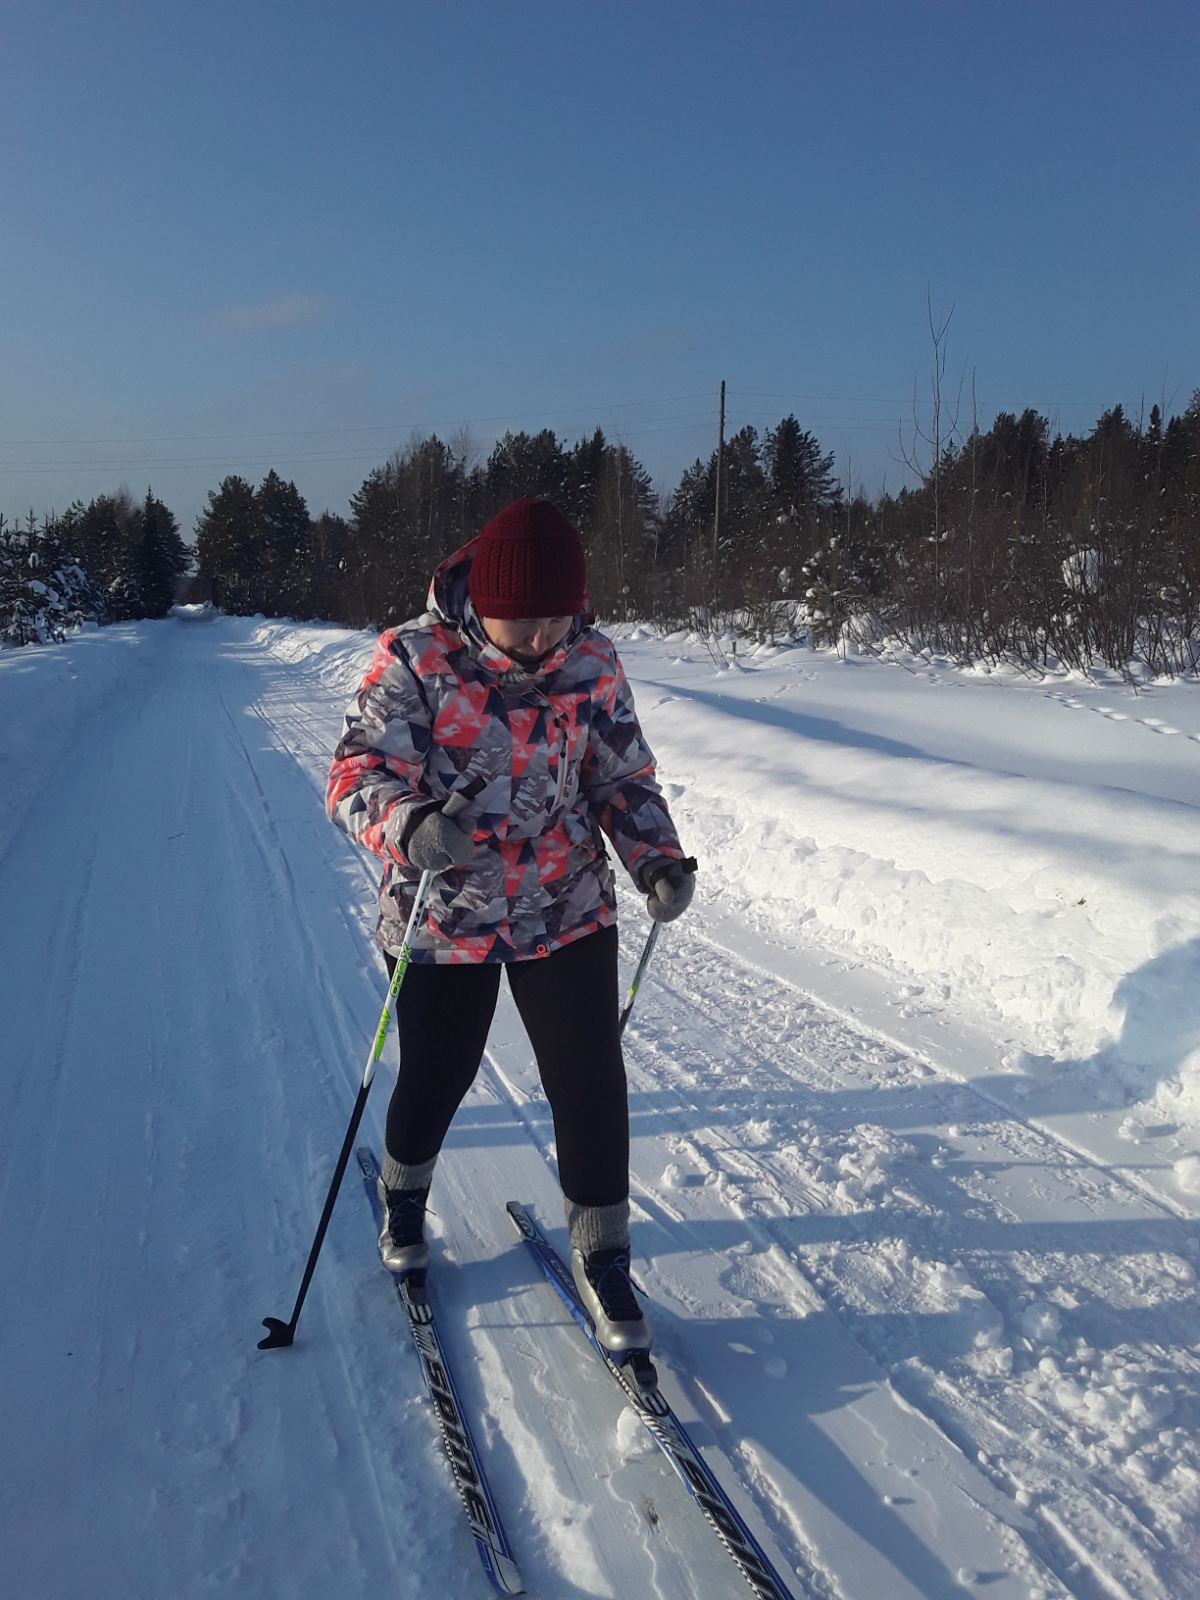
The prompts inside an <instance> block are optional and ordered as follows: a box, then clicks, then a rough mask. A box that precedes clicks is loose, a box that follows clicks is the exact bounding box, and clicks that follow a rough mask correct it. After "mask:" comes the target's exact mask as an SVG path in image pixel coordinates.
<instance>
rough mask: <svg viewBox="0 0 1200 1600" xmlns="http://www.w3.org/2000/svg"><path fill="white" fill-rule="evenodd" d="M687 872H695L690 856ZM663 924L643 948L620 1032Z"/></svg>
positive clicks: (653, 929)
mask: <svg viewBox="0 0 1200 1600" xmlns="http://www.w3.org/2000/svg"><path fill="white" fill-rule="evenodd" d="M681 865H682V867H683V870H684V871H685V872H695V870H696V859H695V857H694V856H689V857H688V858H687V860H686V861H684V862H682V863H681ZM662 926H663V925H662V923H661V922H656V923H655V924H654V925H653V927H652V928H651V929H650V935H649V937H648V938H647V940H646V943H645V945H644V946H643V947H642V958H641V960H640V961H639V962H638V964H637V971H636V972H635V973H634V975H633V982H632V983H631V984H630V985H629V998H628V999H627V1000H626V1002H625V1009H624V1010H623V1011H622V1012H621V1025H620V1032H621V1033H624V1032H625V1024H626V1023H627V1022H628V1021H629V1013H630V1012H631V1011H632V1010H633V1002H634V1001H635V1000H636V999H637V992H638V987H639V985H640V984H641V981H642V978H643V977H644V976H645V972H646V968H647V967H648V966H649V965H650V957H651V956H652V955H653V954H654V946H655V945H656V944H657V943H658V936H659V934H660V933H661V932H662Z"/></svg>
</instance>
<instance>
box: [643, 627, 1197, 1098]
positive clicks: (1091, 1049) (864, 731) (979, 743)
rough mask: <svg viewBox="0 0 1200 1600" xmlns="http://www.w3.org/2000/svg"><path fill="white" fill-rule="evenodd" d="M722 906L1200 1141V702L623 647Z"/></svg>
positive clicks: (665, 771)
mask: <svg viewBox="0 0 1200 1600" xmlns="http://www.w3.org/2000/svg"><path fill="white" fill-rule="evenodd" d="M622 650H623V655H624V659H625V661H626V666H627V668H628V670H629V672H630V675H631V677H632V678H633V680H634V682H635V685H636V687H637V692H638V700H639V706H640V709H641V713H642V718H643V721H644V723H645V724H646V727H647V729H648V732H649V736H650V739H651V742H652V743H653V745H654V747H655V750H656V753H657V756H658V759H659V766H660V772H661V774H662V776H663V778H664V780H665V781H666V782H667V785H668V792H669V793H670V795H671V798H672V805H673V809H674V811H675V814H676V816H677V817H678V819H679V822H680V826H681V829H682V831H683V832H684V835H685V837H686V839H687V842H688V847H689V848H690V849H693V850H694V851H695V853H696V854H697V855H698V856H699V857H700V858H701V861H702V867H703V878H702V880H701V881H702V885H703V894H704V896H705V897H706V898H707V899H708V900H709V901H710V902H715V903H717V904H719V905H720V906H721V907H722V909H723V910H725V911H726V912H728V911H729V910H732V909H734V908H735V907H736V906H738V905H739V904H740V905H742V906H744V910H745V914H746V915H747V916H748V917H749V918H750V919H751V920H752V921H753V922H754V923H755V924H756V925H757V926H758V927H759V929H760V931H765V932H767V933H769V934H770V935H772V936H773V937H775V938H777V939H780V940H783V941H785V942H787V941H797V940H800V939H804V940H814V939H815V940H818V941H820V942H823V943H825V944H827V945H828V946H830V948H833V949H837V950H838V951H839V952H841V953H843V954H851V955H853V956H854V957H856V958H859V959H862V960H866V961H869V962H872V963H876V964H879V965H883V966H885V967H887V968H889V969H891V970H892V971H894V972H897V973H899V974H901V975H902V976H905V977H907V978H908V979H910V980H911V982H912V985H913V991H912V992H913V997H914V999H919V1001H920V1003H921V1004H937V1005H941V1006H950V1007H951V1008H967V1009H969V1010H970V1011H973V1012H974V1013H975V1014H976V1015H977V1016H982V1017H984V1018H987V1019H990V1021H991V1023H992V1025H993V1026H994V1028H996V1029H999V1030H1001V1031H1002V1032H1003V1033H1005V1034H1007V1035H1008V1036H1009V1038H1010V1039H1011V1040H1012V1042H1013V1044H1014V1046H1015V1047H1016V1048H1017V1049H1018V1050H1022V1051H1025V1052H1027V1053H1028V1055H1029V1056H1030V1057H1038V1058H1045V1057H1050V1058H1053V1059H1055V1060H1059V1061H1062V1060H1068V1059H1069V1060H1074V1061H1077V1060H1080V1059H1094V1060H1097V1061H1103V1062H1105V1063H1108V1064H1111V1065H1112V1066H1114V1067H1115V1068H1116V1069H1118V1070H1119V1071H1120V1072H1121V1073H1122V1074H1123V1077H1124V1080H1125V1082H1126V1083H1127V1085H1128V1087H1129V1089H1130V1092H1131V1094H1134V1093H1136V1094H1137V1095H1139V1096H1141V1095H1148V1094H1155V1093H1159V1092H1162V1093H1165V1094H1167V1095H1168V1096H1169V1097H1170V1098H1171V1099H1172V1101H1173V1105H1174V1110H1175V1112H1176V1114H1178V1113H1179V1112H1180V1111H1182V1110H1184V1109H1186V1110H1187V1111H1188V1112H1189V1115H1190V1118H1191V1120H1193V1121H1197V1122H1200V854H1198V853H1197V841H1198V834H1197V821H1198V820H1200V819H1198V817H1197V806H1198V805H1200V697H1198V696H1197V694H1196V690H1195V688H1194V687H1192V686H1188V685H1183V684H1173V685H1151V686H1143V687H1141V688H1140V689H1139V690H1137V691H1136V692H1135V691H1133V690H1131V689H1129V688H1128V687H1125V686H1123V685H1121V684H1120V683H1119V682H1115V681H1112V680H1111V679H1110V680H1109V681H1107V682H1102V683H1095V682H1088V681H1085V680H1082V679H1079V678H1066V677H1063V678H1058V679H1054V680H1047V681H1034V680H1031V679H1029V678H1024V677H1020V676H1018V675H1015V674H993V675H988V674H980V673H962V672H958V671H956V670H955V669H954V668H952V667H951V666H949V665H948V664H946V663H935V664H931V663H928V662H925V661H920V660H917V661H914V660H911V659H909V660H906V661H905V662H903V663H899V664H893V665H889V664H886V663H884V662H882V661H878V660H875V659H873V658H861V657H860V658H854V657H851V658H849V659H840V658H838V657H836V656H832V655H827V654H813V653H809V652H807V651H801V650H772V651H764V652H760V653H759V654H757V655H755V656H752V657H751V658H750V659H749V660H747V661H745V662H744V663H743V665H742V667H741V668H740V669H739V670H736V671H725V672H714V670H713V666H712V663H711V661H710V660H709V659H708V657H707V655H706V654H703V653H702V652H701V651H700V650H698V649H697V648H696V646H695V645H694V644H691V643H689V641H687V640H686V639H683V638H681V637H677V638H676V639H674V640H672V641H668V642H667V646H666V650H665V651H664V646H663V644H662V643H661V642H652V641H649V640H645V639H631V640H628V641H626V642H624V643H623V645H622Z"/></svg>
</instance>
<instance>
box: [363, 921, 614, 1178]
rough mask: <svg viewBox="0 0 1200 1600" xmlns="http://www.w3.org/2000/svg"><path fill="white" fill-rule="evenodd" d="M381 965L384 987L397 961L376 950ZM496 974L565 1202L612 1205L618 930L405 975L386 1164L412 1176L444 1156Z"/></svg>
mask: <svg viewBox="0 0 1200 1600" xmlns="http://www.w3.org/2000/svg"><path fill="white" fill-rule="evenodd" d="M384 960H385V961H386V962H387V969H388V976H389V978H390V977H391V975H392V973H393V972H394V971H395V968H396V957H395V956H393V955H391V954H389V953H388V952H387V951H384ZM502 965H504V966H506V969H507V972H508V985H509V988H510V989H511V990H512V994H513V999H514V1000H515V1001H516V1003H517V1010H518V1011H519V1012H520V1014H521V1021H522V1022H523V1023H524V1024H525V1031H526V1033H527V1034H528V1035H529V1040H530V1043H531V1044H532V1045H533V1052H534V1055H535V1056H536V1057H537V1064H538V1071H539V1073H540V1074H541V1079H542V1087H543V1088H544V1089H545V1091H546V1098H547V1099H548V1100H549V1102H550V1110H551V1113H552V1115H553V1117H554V1138H555V1143H556V1145H557V1148H558V1171H559V1179H560V1181H561V1183H562V1190H563V1194H564V1195H565V1196H566V1197H567V1199H568V1200H573V1201H574V1202H575V1203H576V1205H582V1206H607V1205H615V1204H617V1202H618V1201H621V1200H624V1199H625V1198H626V1196H627V1195H628V1193H629V1108H628V1104H627V1102H626V1093H625V1063H624V1061H623V1060H622V1058H621V1035H620V1030H619V1028H618V1015H617V1010H618V994H617V930H616V928H615V927H612V928H603V929H601V931H600V932H599V933H589V934H587V935H586V936H585V937H584V938H582V939H576V940H575V941H574V942H573V943H572V944H568V945H564V946H563V948H562V949H561V950H556V951H555V952H554V954H553V955H551V956H543V957H541V958H539V959H535V960H530V961H512V962H508V963H497V962H490V963H478V964H475V965H470V966H468V965H453V966H451V965H447V964H445V963H440V964H422V965H416V964H413V965H412V966H410V967H409V969H408V971H407V972H406V973H405V976H404V983H403V984H402V986H401V989H400V994H399V996H398V998H397V1001H396V1022H397V1030H398V1033H399V1038H400V1072H399V1075H398V1077H397V1079H396V1087H395V1089H394V1090H393V1091H392V1099H391V1104H390V1105H389V1106H388V1114H387V1148H388V1154H389V1155H390V1156H391V1157H392V1158H393V1160H395V1161H399V1162H401V1163H402V1164H403V1165H405V1166H417V1165H419V1164H420V1163H421V1162H424V1161H429V1160H431V1159H432V1157H434V1156H435V1155H437V1153H438V1151H439V1150H440V1149H441V1147H442V1140H443V1139H444V1138H445V1137H446V1130H447V1128H448V1127H449V1126H450V1122H451V1119H452V1118H453V1116H454V1113H455V1112H456V1111H457V1110H458V1107H459V1104H460V1103H461V1101H462V1098H463V1096H464V1095H465V1094H466V1092H467V1090H468V1089H469V1088H470V1087H471V1084H472V1083H473V1082H474V1079H475V1074H476V1072H477V1071H478V1070H479V1063H480V1060H481V1058H482V1056H483V1049H484V1046H485V1044H486V1043H487V1036H488V1029H489V1028H490V1026H491V1022H492V1015H493V1013H494V1011H495V1009H496V998H497V995H498V994H499V992H500V971H501V966H502Z"/></svg>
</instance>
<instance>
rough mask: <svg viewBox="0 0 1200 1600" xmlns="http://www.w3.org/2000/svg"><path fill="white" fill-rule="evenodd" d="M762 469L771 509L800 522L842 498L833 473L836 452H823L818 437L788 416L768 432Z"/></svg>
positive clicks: (763, 452)
mask: <svg viewBox="0 0 1200 1600" xmlns="http://www.w3.org/2000/svg"><path fill="white" fill-rule="evenodd" d="M762 466H763V471H764V472H765V474H766V481H767V488H768V491H769V493H770V497H771V503H772V508H773V510H774V511H775V513H776V514H777V515H782V516H786V517H788V518H789V519H790V520H791V521H792V522H794V523H799V522H800V521H801V520H802V518H803V516H804V514H805V513H806V512H811V511H824V510H828V509H829V508H830V507H831V506H836V505H837V504H838V502H839V501H840V499H841V494H842V491H841V487H840V485H839V484H838V482H837V480H836V479H835V477H834V474H833V452H832V451H828V452H826V451H822V449H821V446H820V443H819V442H818V440H817V438H816V436H815V435H814V434H811V433H809V432H807V431H806V430H805V429H804V428H802V427H801V426H800V424H799V423H798V422H797V420H796V418H795V417H794V416H792V415H790V414H789V415H788V416H786V417H784V418H783V420H782V422H780V423H779V424H778V425H777V426H776V427H774V428H771V429H769V430H768V432H767V435H766V438H765V439H764V440H763V447H762Z"/></svg>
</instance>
